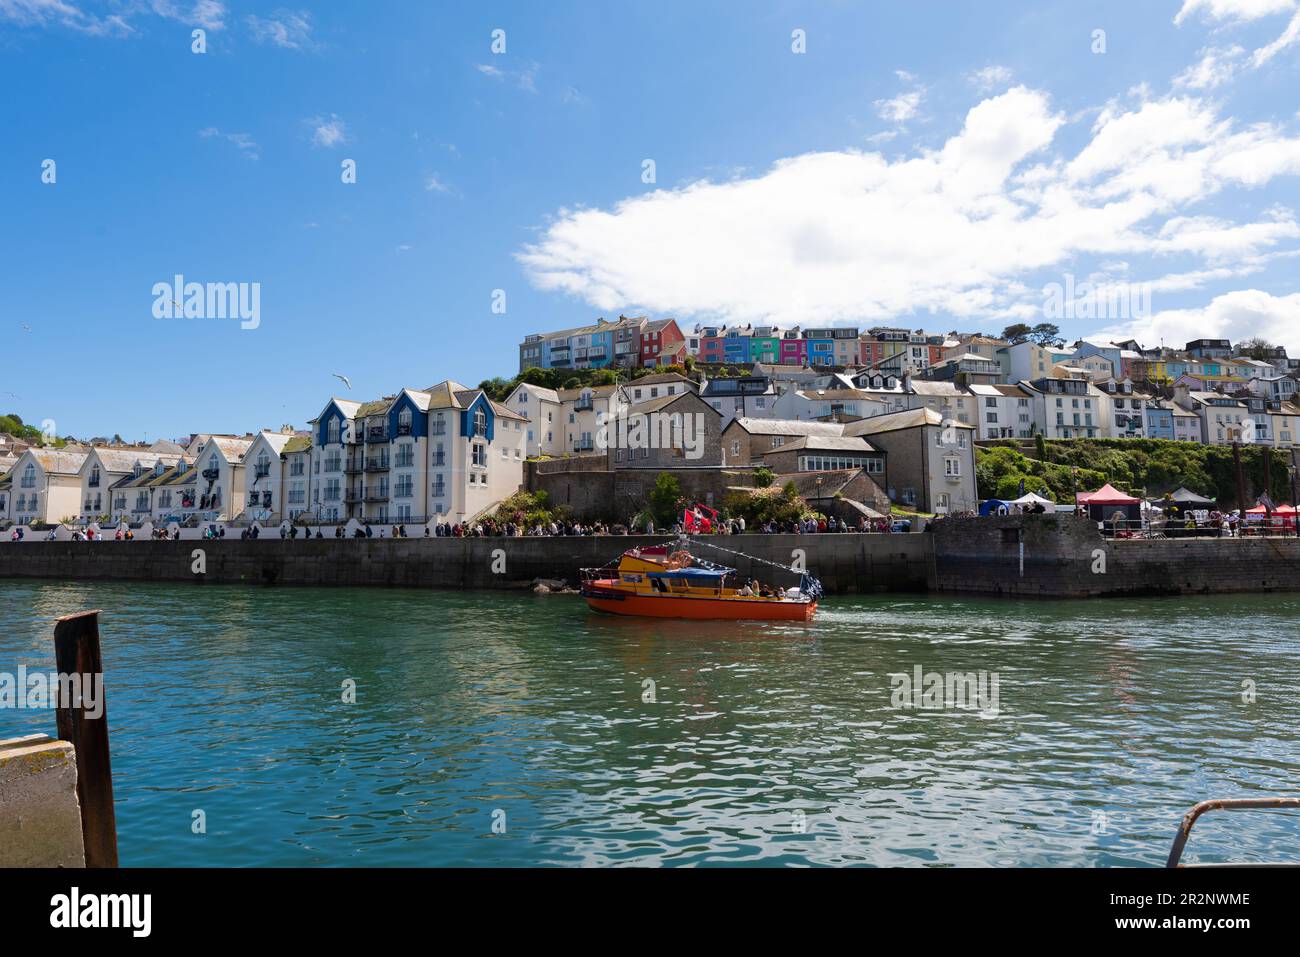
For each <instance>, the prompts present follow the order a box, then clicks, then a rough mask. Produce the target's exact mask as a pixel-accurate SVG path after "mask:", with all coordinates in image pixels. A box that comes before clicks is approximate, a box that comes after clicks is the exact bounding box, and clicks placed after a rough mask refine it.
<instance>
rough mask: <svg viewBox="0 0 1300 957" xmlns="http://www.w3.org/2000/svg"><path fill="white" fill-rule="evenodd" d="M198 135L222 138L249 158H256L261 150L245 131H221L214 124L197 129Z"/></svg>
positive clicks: (207, 137) (208, 137)
mask: <svg viewBox="0 0 1300 957" xmlns="http://www.w3.org/2000/svg"><path fill="white" fill-rule="evenodd" d="M199 136H201V137H203V138H204V139H223V140H225V141H226V142H227V143H232V144H233V145H234V146H235V147H237V148H238V149H239V151H240V152H241V153H243V154H244V155H245V156H246V157H248V158H249V159H257V158H258V155H259V154H260V152H261V151H260V148H259V147H258V145H257V143H255V142H254V141H253V138H252V137H251V136H249V135H248V134H247V133H223V132H221V130H219V129H217V128H216V127H215V126H209V127H206V128H204V129H201V130H199Z"/></svg>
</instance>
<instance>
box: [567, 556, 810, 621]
mask: <svg viewBox="0 0 1300 957" xmlns="http://www.w3.org/2000/svg"><path fill="white" fill-rule="evenodd" d="M778 567H781V568H786V566H778ZM786 570H788V571H794V569H789V568H787V569H786ZM735 571H736V570H735V569H734V568H726V567H724V566H722V565H715V564H713V563H712V562H708V561H704V560H702V559H699V558H696V557H695V556H693V555H691V554H690V552H688V551H686V550H685V549H678V550H676V551H672V552H670V551H669V550H668V549H667V547H659V548H642V549H637V548H633V549H629V550H628V551H626V552H624V553H623V554H622V555H621V556H619V560H618V564H617V566H616V567H611V566H610V565H605V566H603V567H601V568H584V569H583V570H582V595H583V597H584V598H586V599H587V605H588V606H589V607H590V608H593V609H595V610H596V611H604V612H608V613H610V614H611V615H635V616H642V617H647V618H697V619H723V620H725V619H738V620H739V619H744V620H750V619H756V620H762V621H811V620H812V617H813V615H814V614H815V613H816V611H817V599H818V597H819V596H820V595H821V585H820V583H819V582H818V581H817V579H815V578H811V577H810V576H808V575H804V576H803V578H802V580H801V582H800V585H799V587H798V588H791V589H789V591H785V592H782V591H780V590H773V591H770V592H769V591H768V590H767V589H766V588H763V589H762V590H763V591H764V592H767V593H766V594H756V593H755V591H754V589H753V588H751V587H750V586H749V585H744V586H742V587H740V588H734V587H731V586H730V585H728V579H729V578H730V577H731V576H732V575H733V574H735ZM796 574H797V573H796Z"/></svg>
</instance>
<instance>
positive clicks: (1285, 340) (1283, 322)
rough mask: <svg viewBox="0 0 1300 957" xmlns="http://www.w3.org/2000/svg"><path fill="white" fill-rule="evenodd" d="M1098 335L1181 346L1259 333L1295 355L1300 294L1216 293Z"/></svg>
mask: <svg viewBox="0 0 1300 957" xmlns="http://www.w3.org/2000/svg"><path fill="white" fill-rule="evenodd" d="M1097 336H1098V337H1099V338H1100V337H1105V338H1112V339H1127V338H1130V337H1131V338H1134V339H1137V340H1138V341H1139V342H1142V343H1153V344H1154V343H1159V342H1161V341H1162V340H1163V341H1165V342H1169V343H1177V344H1178V345H1182V344H1183V343H1184V342H1187V341H1189V340H1191V339H1198V338H1206V339H1231V340H1232V341H1233V342H1238V341H1240V340H1242V339H1249V338H1252V337H1254V336H1260V337H1261V338H1264V339H1267V340H1268V341H1269V342H1272V343H1274V344H1275V345H1282V346H1286V350H1287V352H1288V353H1289V354H1291V355H1296V354H1297V353H1300V293H1292V294H1291V295H1289V296H1274V295H1272V294H1271V293H1268V292H1264V291H1262V290H1259V289H1240V290H1237V291H1235V292H1229V293H1224V294H1223V295H1221V296H1215V297H1214V298H1213V299H1212V300H1211V301H1210V302H1209V303H1208V304H1207V305H1205V306H1201V307H1199V308H1195V309H1167V310H1164V311H1162V312H1157V313H1155V314H1154V315H1152V316H1150V317H1148V318H1145V319H1138V320H1135V321H1133V322H1130V323H1126V324H1124V325H1119V326H1114V327H1112V328H1110V329H1106V330H1102V331H1100V332H1098V333H1097Z"/></svg>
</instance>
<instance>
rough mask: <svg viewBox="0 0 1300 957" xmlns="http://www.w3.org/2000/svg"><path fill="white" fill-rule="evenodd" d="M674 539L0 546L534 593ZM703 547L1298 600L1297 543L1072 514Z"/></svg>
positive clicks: (849, 582)
mask: <svg viewBox="0 0 1300 957" xmlns="http://www.w3.org/2000/svg"><path fill="white" fill-rule="evenodd" d="M664 541H666V539H665V538H663V537H649V536H636V535H632V536H593V537H585V536H580V537H558V538H428V539H426V538H408V539H400V538H399V539H380V538H369V539H341V540H340V539H310V540H303V539H297V540H292V539H291V540H283V539H279V538H261V539H256V540H245V539H239V538H233V537H232V538H226V539H219V540H206V541H153V540H147V541H141V540H137V541H133V542H119V541H96V542H71V541H68V542H61V541H54V542H47V541H27V542H22V543H8V542H5V543H0V578H50V579H66V580H95V579H109V580H123V581H188V582H195V583H203V582H214V583H244V584H253V585H334V586H390V587H414V588H452V589H457V588H473V589H506V590H508V589H522V588H526V587H528V586H529V585H530V584H532V583H533V582H534V581H535V580H536V579H539V578H542V579H560V580H564V581H566V582H568V583H569V584H570V585H576V584H577V582H578V580H579V577H580V574H579V570H580V569H582V568H585V567H596V566H600V565H604V564H605V563H607V562H609V561H611V560H612V559H613V558H614V557H615V556H616V555H618V554H619V553H620V552H621V551H623V550H624V549H626V548H631V547H633V546H646V545H655V544H663V542H664ZM699 541H700V542H709V543H715V544H717V545H719V546H721V547H723V548H727V549H734V550H738V551H744V552H746V553H747V554H748V555H752V556H754V558H755V559H758V560H759V561H752V562H751V561H750V559H748V558H746V557H743V556H739V555H732V554H729V553H727V552H721V551H713V550H711V549H709V548H708V547H704V546H703V545H701V547H699V548H697V549H696V552H697V554H700V555H701V556H702V557H706V558H710V559H713V560H715V561H718V562H720V563H722V564H726V565H730V566H734V567H735V568H736V569H737V571H738V572H739V573H740V575H742V576H744V577H754V578H758V579H760V580H763V581H766V582H768V583H770V584H773V585H781V586H788V585H791V584H794V583H795V582H796V581H797V576H795V575H792V574H791V573H789V572H783V571H780V570H778V569H774V568H772V567H771V566H770V565H766V564H764V562H773V563H776V564H780V565H789V564H791V563H792V562H795V561H796V558H797V551H796V550H802V551H803V553H804V563H805V567H807V568H808V569H809V570H811V571H812V573H813V574H815V575H816V576H817V577H818V578H820V579H821V581H822V584H823V586H824V588H825V590H826V592H827V593H828V594H862V593H872V592H920V591H931V592H938V593H953V594H984V595H990V596H1003V597H1012V598H1090V597H1107V596H1126V595H1194V594H1220V593H1234V592H1272V591H1300V541H1297V540H1296V539H1294V538H1291V539H1286V538H1241V539H1228V538H1194V539H1154V540H1118V541H1115V540H1110V539H1105V538H1103V537H1102V536H1101V534H1100V533H1099V532H1098V530H1097V526H1096V523H1094V522H1091V521H1089V520H1088V519H1084V518H1076V517H1075V516H1073V515H1028V516H1005V517H989V518H953V519H947V520H945V521H942V522H938V523H936V524H935V526H934V531H933V532H931V533H929V534H924V533H912V534H900V535H859V534H843V535H840V534H828V535H761V534H748V535H720V536H710V537H708V538H705V539H701V540H699Z"/></svg>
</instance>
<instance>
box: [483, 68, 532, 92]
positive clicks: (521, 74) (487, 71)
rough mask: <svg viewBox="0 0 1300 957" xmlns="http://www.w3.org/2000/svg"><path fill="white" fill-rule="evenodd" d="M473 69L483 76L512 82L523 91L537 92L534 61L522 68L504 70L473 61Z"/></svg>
mask: <svg viewBox="0 0 1300 957" xmlns="http://www.w3.org/2000/svg"><path fill="white" fill-rule="evenodd" d="M474 69H476V70H478V71H479V72H480V73H482V74H483V75H484V76H490V77H492V79H494V80H500V81H501V82H503V83H506V82H509V83H513V84H514V85H515V86H517V87H518V88H519V89H521V90H523V91H524V92H525V93H536V92H537V83H536V79H537V70H538V66H537V64H536V63H530V64H528V65H527V66H526V67H524V68H523V69H522V70H504V69H501V68H500V67H496V66H493V65H491V64H490V63H475V64H474Z"/></svg>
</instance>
